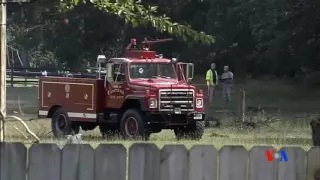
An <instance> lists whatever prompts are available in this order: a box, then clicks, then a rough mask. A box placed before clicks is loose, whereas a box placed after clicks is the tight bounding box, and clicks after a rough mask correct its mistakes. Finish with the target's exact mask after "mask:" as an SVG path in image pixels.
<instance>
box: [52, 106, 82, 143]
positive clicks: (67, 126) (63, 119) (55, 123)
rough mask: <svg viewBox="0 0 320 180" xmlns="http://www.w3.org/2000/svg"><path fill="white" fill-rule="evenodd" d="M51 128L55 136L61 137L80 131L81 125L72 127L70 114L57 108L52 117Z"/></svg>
mask: <svg viewBox="0 0 320 180" xmlns="http://www.w3.org/2000/svg"><path fill="white" fill-rule="evenodd" d="M51 128H52V133H53V135H54V137H56V138H61V137H64V136H65V135H68V134H72V133H75V134H77V133H79V130H80V128H79V126H74V127H72V123H71V122H70V120H69V117H68V114H67V113H66V112H65V111H64V110H63V109H62V108H59V109H57V110H56V111H55V112H54V114H53V115H52V118H51Z"/></svg>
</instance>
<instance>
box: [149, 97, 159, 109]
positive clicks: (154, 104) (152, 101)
mask: <svg viewBox="0 0 320 180" xmlns="http://www.w3.org/2000/svg"><path fill="white" fill-rule="evenodd" d="M157 105H158V101H157V99H155V98H150V99H149V108H157Z"/></svg>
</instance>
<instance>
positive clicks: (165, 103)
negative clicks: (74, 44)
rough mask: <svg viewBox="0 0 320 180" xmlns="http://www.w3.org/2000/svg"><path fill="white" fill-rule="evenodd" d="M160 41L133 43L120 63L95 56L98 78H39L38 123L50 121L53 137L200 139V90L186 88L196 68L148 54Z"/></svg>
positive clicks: (201, 107) (201, 110) (188, 86)
mask: <svg viewBox="0 0 320 180" xmlns="http://www.w3.org/2000/svg"><path fill="white" fill-rule="evenodd" d="M164 41H166V40H157V41H148V40H147V39H145V40H144V41H143V42H142V47H141V48H138V47H137V44H136V40H135V39H132V40H131V43H130V44H129V45H128V47H127V48H126V50H125V53H124V56H123V57H121V58H111V59H108V60H107V59H106V57H105V56H104V55H99V56H98V58H97V67H98V69H99V70H98V74H97V77H96V78H79V77H77V78H76V77H50V76H47V77H41V78H39V118H51V125H52V132H53V134H54V136H55V137H61V136H64V135H66V134H72V133H78V132H79V129H80V127H81V129H82V130H85V131H86V130H93V129H95V128H96V127H97V126H99V128H100V132H101V134H102V135H103V136H104V137H105V138H108V137H112V136H113V135H114V134H116V133H117V134H120V135H121V136H122V137H123V138H124V139H138V138H139V139H141V138H142V139H144V140H147V139H148V138H149V136H150V134H151V133H158V132H160V131H161V130H162V129H172V130H174V133H175V135H176V137H177V138H178V139H181V138H191V139H201V137H202V135H203V132H204V118H205V113H204V112H205V111H204V101H203V91H202V90H198V89H196V88H195V87H194V86H192V85H189V84H188V82H189V81H190V80H191V79H192V78H193V72H194V66H193V64H192V63H181V62H177V60H176V59H175V58H172V59H166V58H163V57H162V55H161V54H160V55H157V54H156V52H155V51H151V50H150V46H151V45H152V44H153V43H158V42H164ZM102 68H105V69H106V74H105V75H103V74H101V70H102Z"/></svg>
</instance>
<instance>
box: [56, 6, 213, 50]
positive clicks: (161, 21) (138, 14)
mask: <svg viewBox="0 0 320 180" xmlns="http://www.w3.org/2000/svg"><path fill="white" fill-rule="evenodd" d="M91 1H93V2H92V3H93V4H94V5H95V7H97V8H99V9H100V10H103V11H105V12H107V13H110V14H113V15H116V16H118V17H120V18H121V19H124V20H125V22H126V23H130V24H131V25H132V26H133V27H137V26H147V25H151V26H152V27H154V28H156V30H157V31H160V32H168V33H170V34H173V35H175V36H178V37H182V38H183V39H184V40H185V41H186V40H187V39H188V38H190V39H192V40H195V41H197V42H201V43H203V44H213V43H215V37H214V36H211V35H207V34H205V33H204V32H198V31H196V30H193V29H192V28H191V27H190V26H189V25H183V24H179V23H176V22H172V20H171V19H170V18H169V17H166V16H165V15H162V16H158V15H156V13H157V9H158V7H157V6H150V5H143V4H141V3H136V2H133V1H134V0H122V1H118V2H111V1H110V0H91ZM62 3H63V5H64V6H65V7H66V8H68V9H70V8H73V7H74V6H76V5H78V4H79V3H87V2H86V1H85V0H62Z"/></svg>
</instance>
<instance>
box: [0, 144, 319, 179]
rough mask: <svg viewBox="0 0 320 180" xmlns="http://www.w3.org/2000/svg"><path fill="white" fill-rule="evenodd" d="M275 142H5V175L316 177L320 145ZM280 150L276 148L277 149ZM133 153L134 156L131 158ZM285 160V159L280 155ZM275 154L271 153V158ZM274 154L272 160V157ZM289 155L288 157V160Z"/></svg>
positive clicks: (0, 148)
mask: <svg viewBox="0 0 320 180" xmlns="http://www.w3.org/2000/svg"><path fill="white" fill-rule="evenodd" d="M272 150H274V148H273V147H270V146H255V147H253V148H252V149H251V150H250V151H247V150H246V149H245V148H244V147H241V146H224V147H223V148H222V149H220V150H219V151H218V150H217V149H216V148H215V147H213V146H210V145H195V146H193V147H192V148H191V149H190V150H188V149H187V148H186V147H185V146H184V145H176V144H175V145H165V146H164V147H163V148H162V149H158V147H157V146H156V145H155V144H149V143H147V144H141V143H136V144H133V145H132V146H131V147H130V148H129V152H128V153H127V149H126V148H125V147H124V146H123V145H122V144H100V145H99V146H98V147H97V148H96V149H93V148H92V147H91V146H90V145H88V144H82V145H75V144H72V145H71V144H70V145H67V146H65V147H64V148H63V149H60V148H59V147H58V146H57V145H56V144H33V145H32V146H31V147H30V148H29V149H27V148H26V147H25V146H24V145H23V144H21V143H0V163H1V164H3V165H2V166H0V172H1V176H0V180H26V179H29V180H106V179H107V180H127V179H128V180H315V179H318V177H319V172H320V169H319V167H320V166H319V165H320V162H319V153H320V148H319V147H314V148H311V149H310V150H309V151H307V152H305V151H304V150H303V149H301V148H299V147H286V148H282V151H284V152H285V155H280V156H279V154H278V156H274V157H275V158H273V157H268V156H266V151H272ZM275 152H276V151H275ZM127 157H128V158H127ZM277 157H279V158H280V159H282V161H280V159H278V158H277ZM270 158H271V159H270ZM268 159H269V161H270V162H269V161H268ZM284 159H286V160H284Z"/></svg>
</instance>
